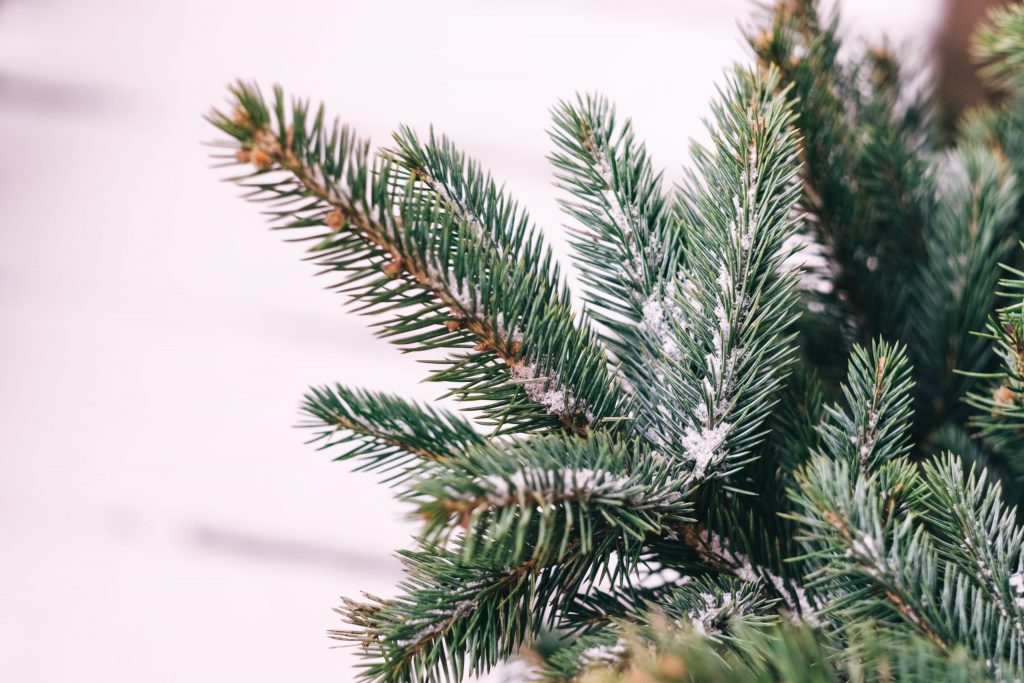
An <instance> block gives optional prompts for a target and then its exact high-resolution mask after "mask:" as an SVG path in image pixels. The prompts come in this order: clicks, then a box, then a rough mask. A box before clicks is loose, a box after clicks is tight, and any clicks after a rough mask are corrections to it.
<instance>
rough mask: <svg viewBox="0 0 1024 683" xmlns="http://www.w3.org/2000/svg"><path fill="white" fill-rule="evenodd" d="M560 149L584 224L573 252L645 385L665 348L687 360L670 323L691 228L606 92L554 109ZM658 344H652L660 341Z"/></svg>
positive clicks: (561, 167)
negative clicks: (687, 229) (673, 337)
mask: <svg viewBox="0 0 1024 683" xmlns="http://www.w3.org/2000/svg"><path fill="white" fill-rule="evenodd" d="M553 119H554V127H553V129H552V130H551V131H550V136H551V139H552V140H553V141H554V143H555V145H556V146H557V148H558V151H557V152H555V153H553V154H552V155H551V156H550V157H549V159H550V161H551V163H552V165H553V166H554V167H555V178H556V181H557V184H558V186H559V187H560V188H561V189H562V190H564V191H565V192H567V193H568V194H569V196H570V197H571V198H570V199H562V200H561V201H560V203H561V205H562V208H563V209H564V210H565V211H566V213H567V214H568V215H569V216H570V217H572V218H573V219H575V220H576V221H577V222H578V223H579V224H581V225H582V227H583V230H580V231H576V232H574V233H573V238H572V248H573V258H574V261H575V262H576V265H577V266H578V267H579V270H580V272H581V274H582V279H583V282H584V284H585V285H586V286H587V290H586V299H587V302H588V303H589V304H590V312H591V315H592V316H593V317H594V318H595V319H596V320H597V321H599V322H600V323H601V324H602V326H603V328H604V330H605V332H604V334H603V335H602V336H603V339H604V341H605V343H606V344H607V346H608V348H609V349H610V350H611V351H612V353H613V354H614V357H615V359H616V360H617V361H618V362H619V363H620V364H621V368H622V372H623V375H624V377H625V379H626V380H627V384H626V386H627V388H628V389H630V390H633V391H646V390H647V384H646V382H645V381H644V379H645V375H646V371H645V367H646V366H647V365H648V364H649V363H650V362H651V361H652V360H655V359H657V358H658V357H659V356H660V354H661V353H665V354H666V355H668V356H669V357H670V358H673V359H676V360H678V359H679V348H678V347H677V346H676V345H675V344H674V342H673V341H672V340H671V337H670V335H669V334H668V330H669V329H670V328H671V326H672V325H674V324H679V323H680V322H682V320H681V311H679V309H678V308H677V307H675V305H674V304H673V302H672V301H671V298H672V296H673V295H674V290H675V287H676V284H677V282H676V274H677V273H678V271H679V270H680V268H681V266H682V264H681V263H680V260H681V254H682V246H683V241H684V235H683V234H682V231H681V229H680V226H679V224H678V218H677V216H675V215H674V214H673V213H672V212H671V210H670V209H669V207H668V205H667V203H666V201H665V199H664V197H663V196H662V193H661V174H660V173H655V172H654V170H653V169H652V167H651V161H650V158H649V157H648V154H647V150H646V148H645V146H644V145H643V143H641V142H638V141H637V140H636V138H635V136H634V133H633V127H632V123H631V122H630V121H629V120H628V119H627V120H625V121H623V122H621V123H620V122H619V121H617V119H616V113H615V108H614V107H613V106H612V105H611V104H610V103H609V102H608V100H606V99H605V98H604V97H602V96H600V95H586V96H577V97H576V99H575V100H574V101H572V102H561V103H559V104H558V106H556V107H555V109H554V111H553ZM652 347H653V348H652Z"/></svg>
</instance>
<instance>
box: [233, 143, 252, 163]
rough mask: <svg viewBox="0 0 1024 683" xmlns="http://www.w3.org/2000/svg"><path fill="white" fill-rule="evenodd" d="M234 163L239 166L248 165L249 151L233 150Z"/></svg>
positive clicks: (242, 149) (243, 149)
mask: <svg viewBox="0 0 1024 683" xmlns="http://www.w3.org/2000/svg"><path fill="white" fill-rule="evenodd" d="M235 161H237V162H238V163H240V164H247V163H249V150H247V149H245V148H244V147H242V148H239V149H237V150H235Z"/></svg>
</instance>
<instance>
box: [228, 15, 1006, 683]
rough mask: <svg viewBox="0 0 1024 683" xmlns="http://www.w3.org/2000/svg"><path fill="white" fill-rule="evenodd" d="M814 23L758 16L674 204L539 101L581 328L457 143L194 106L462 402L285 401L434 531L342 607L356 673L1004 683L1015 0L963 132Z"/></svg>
mask: <svg viewBox="0 0 1024 683" xmlns="http://www.w3.org/2000/svg"><path fill="white" fill-rule="evenodd" d="M838 26H839V24H838V20H837V18H836V16H835V15H832V14H824V13H823V12H822V11H821V10H820V8H819V7H818V3H817V2H815V0H782V1H780V2H779V3H777V4H776V5H775V6H774V7H771V8H769V9H766V10H764V11H763V13H762V14H761V15H760V16H759V17H758V19H757V20H756V22H755V25H753V26H752V27H751V28H750V30H749V33H748V37H749V42H750V45H751V49H752V52H753V55H754V57H753V62H754V63H753V64H751V65H750V66H740V67H736V68H734V69H733V70H731V71H730V72H729V73H728V74H727V76H726V77H725V79H724V82H723V85H722V87H721V89H720V91H719V93H718V96H717V97H716V99H715V101H714V103H712V105H711V109H710V117H709V119H708V121H709V123H708V126H709V133H710V144H708V145H707V146H699V145H698V146H694V147H693V149H692V151H691V155H690V159H689V164H688V168H689V169H690V170H689V172H688V175H687V176H686V178H685V180H684V181H683V182H682V183H681V184H680V185H679V186H678V187H666V185H665V183H663V182H662V175H661V173H660V171H658V170H656V169H654V168H653V167H652V163H651V160H650V156H649V154H648V152H647V150H646V149H645V147H644V145H643V143H642V142H640V141H639V140H638V138H637V136H636V134H635V132H634V130H633V128H632V125H631V124H630V122H629V121H628V120H627V119H624V118H622V117H621V116H619V115H618V114H617V113H616V111H615V109H614V107H613V106H612V105H611V104H610V103H609V102H608V101H607V100H606V99H605V98H604V97H602V96H600V95H593V94H592V95H580V96H576V97H574V98H571V99H567V100H565V101H564V102H561V103H559V104H557V105H556V106H555V107H554V109H553V110H552V115H553V122H552V125H551V130H550V135H551V140H552V145H553V146H552V152H551V156H550V160H551V163H552V166H553V173H554V178H555V181H556V184H557V186H558V187H559V188H560V190H561V192H562V206H563V207H564V209H565V212H566V213H567V214H568V216H569V217H570V218H571V220H572V221H573V222H574V223H575V224H576V229H575V231H574V233H573V235H574V236H573V238H572V250H573V254H572V256H573V259H574V263H575V266H576V269H577V270H578V272H579V274H580V280H581V282H582V285H583V291H582V296H581V299H582V302H583V306H582V310H581V309H580V307H579V306H578V302H575V301H574V299H573V298H572V296H571V294H570V291H569V288H568V286H567V283H566V281H565V278H564V277H563V275H562V273H561V271H560V269H559V265H558V264H557V263H556V261H555V259H554V257H553V255H552V252H551V250H550V248H549V247H548V246H547V245H546V243H545V241H544V235H543V233H542V232H541V231H540V230H538V229H537V228H536V227H535V225H534V224H533V222H532V221H531V219H530V217H529V215H528V214H527V213H526V211H525V210H524V209H523V208H522V207H521V206H520V205H519V204H518V203H516V201H515V200H513V199H512V198H511V197H510V196H509V195H508V193H507V192H506V191H505V190H504V188H503V187H502V186H501V185H500V183H498V182H497V181H495V180H494V179H493V178H492V177H491V176H490V175H489V174H488V173H487V172H486V171H484V170H483V169H481V168H480V166H479V165H478V164H477V163H476V162H475V161H473V160H472V159H470V158H469V157H467V156H466V155H465V154H464V153H463V152H462V151H460V150H459V148H458V147H457V146H456V145H455V143H453V142H452V141H450V140H449V139H447V138H445V137H443V136H440V135H438V134H435V133H434V132H433V131H428V132H427V133H426V134H425V135H421V134H419V133H416V132H414V131H412V130H409V129H406V128H403V129H401V130H399V131H398V132H397V133H396V134H395V136H394V139H393V140H392V142H391V143H390V145H387V146H385V147H384V148H383V149H380V150H375V151H372V152H371V149H370V146H369V143H368V142H366V141H364V140H362V139H360V138H359V137H358V136H357V135H356V134H355V133H354V132H353V131H352V130H350V129H349V128H347V127H345V126H342V125H339V124H338V123H330V122H329V120H328V118H327V115H326V114H325V113H324V111H323V109H315V110H314V109H311V108H310V107H309V106H308V104H307V103H306V102H304V101H301V100H292V101H290V102H289V100H287V98H286V97H285V95H284V94H283V93H282V91H281V90H280V89H275V90H274V92H273V95H272V96H271V97H270V98H269V99H267V98H265V97H264V96H263V95H262V94H261V92H260V90H259V89H258V88H257V87H256V86H255V85H252V84H248V83H239V84H238V85H236V86H234V87H233V88H232V89H231V106H230V107H229V108H228V110H227V111H226V112H221V111H214V112H212V113H211V114H210V116H209V120H210V122H211V123H213V124H214V125H215V126H216V127H217V128H219V129H220V130H221V131H222V132H223V133H224V134H226V136H227V140H226V141H225V142H223V143H222V144H223V146H224V147H225V148H226V150H225V153H224V154H223V157H224V158H225V159H226V161H227V163H228V164H235V165H241V166H242V167H243V168H244V171H243V172H242V174H241V175H239V176H237V177H234V178H232V180H233V181H234V182H236V183H237V184H238V185H240V186H241V187H243V188H244V189H245V190H246V194H247V196H248V197H249V198H251V199H254V200H256V201H259V202H263V203H264V204H265V205H266V206H267V207H268V212H269V214H270V215H271V216H272V218H273V220H274V224H275V227H276V228H278V229H281V230H284V231H285V232H286V233H287V234H288V235H289V236H290V237H292V238H293V239H294V240H296V241H302V242H304V243H306V244H307V245H308V258H309V260H311V261H313V262H314V263H315V264H316V265H317V266H318V267H319V268H320V270H321V272H322V273H323V275H324V276H325V277H328V278H330V284H331V287H332V288H334V289H336V290H338V291H339V292H340V293H342V294H344V295H345V296H346V297H347V298H348V300H349V301H350V302H351V304H352V307H353V308H354V310H356V311H358V312H360V313H363V314H366V315H368V316H370V317H371V318H372V319H373V320H374V324H375V326H376V328H377V330H378V333H379V336H381V337H382V338H385V339H388V340H390V341H391V342H393V343H394V344H396V345H397V346H398V347H399V348H400V349H401V350H402V351H406V352H421V351H426V352H430V358H431V360H430V362H431V364H432V370H431V372H430V373H429V374H428V379H429V380H431V381H434V382H439V383H441V385H442V386H443V387H444V392H443V393H444V394H445V395H446V396H448V397H452V398H454V399H456V400H457V402H458V403H457V405H459V406H460V407H463V408H464V411H462V412H460V413H454V412H448V411H444V410H439V409H435V408H432V407H427V406H422V405H418V404H415V403H412V402H409V401H406V400H403V399H401V398H399V397H396V396H391V395H384V394H379V393H375V392H371V391H365V390H361V389H354V388H348V387H344V386H322V387H316V388H313V389H311V390H310V391H309V393H308V394H307V395H306V397H305V399H304V401H303V404H302V410H303V412H304V414H305V416H306V426H308V427H309V428H310V429H312V430H313V434H314V438H313V441H314V442H315V443H316V444H317V445H318V446H319V447H320V448H322V449H324V450H327V451H329V452H331V453H333V454H335V455H336V457H337V459H339V460H348V461H352V462H353V463H354V464H356V465H357V469H363V470H374V471H378V472H381V473H383V475H384V479H385V481H386V482H388V483H389V484H391V485H392V486H394V487H395V490H396V492H397V495H398V496H399V498H400V499H401V500H402V501H403V502H404V503H405V504H406V505H407V506H408V507H409V509H410V510H411V511H412V513H413V514H414V515H415V517H416V518H417V519H419V520H421V524H422V526H421V533H420V535H419V537H418V545H417V547H415V548H414V549H412V550H405V551H401V552H400V555H401V557H402V559H403V561H404V563H405V569H406V578H405V580H404V581H403V582H402V583H401V584H400V586H399V587H398V589H397V594H396V596H395V597H390V598H378V597H374V596H365V598H364V599H363V600H360V601H357V600H350V599H346V600H345V601H344V604H343V605H342V606H341V607H340V608H339V610H338V611H339V613H340V614H341V616H342V618H343V620H344V621H345V623H346V625H345V626H344V627H343V628H340V629H339V630H338V631H336V632H333V634H332V635H333V636H334V637H336V638H338V639H340V640H343V641H347V642H349V643H351V644H352V645H353V646H354V647H355V648H357V649H358V650H359V652H361V653H362V654H363V655H364V657H365V659H364V665H363V667H362V669H361V675H362V676H363V677H364V678H365V679H367V680H371V681H389V682H390V681H394V682H397V681H438V680H449V681H461V680H464V679H466V678H467V677H470V676H473V675H476V674H480V673H482V672H486V671H488V670H490V669H492V668H493V667H494V666H495V665H497V664H499V663H500V662H502V661H504V660H506V659H509V658H512V657H521V658H524V659H526V660H527V661H528V662H529V663H530V667H531V670H532V674H531V676H533V677H534V678H535V679H536V680H541V681H571V680H587V681H609V682H613V681H637V682H640V681H652V680H654V681H677V680H693V681H703V680H723V681H777V680H787V681H843V680H852V681H875V680H879V681H881V680H914V679H918V678H924V677H928V679H929V680H931V681H966V680H999V681H1004V680H1005V681H1011V680H1020V679H1021V678H1022V677H1024V555H1022V552H1021V546H1022V543H1024V528H1022V527H1021V524H1020V515H1019V514H1018V511H1017V510H1018V508H1019V505H1020V503H1021V498H1022V491H1024V487H1022V484H1024V251H1022V249H1021V248H1020V246H1019V241H1020V240H1021V238H1022V234H1024V193H1022V191H1021V190H1022V185H1021V183H1022V179H1024V5H1021V4H1013V5H1010V6H1008V7H1006V8H1005V9H1002V10H999V11H997V12H995V13H994V14H992V15H991V16H990V17H989V22H988V23H987V24H986V26H985V27H984V28H983V29H981V30H980V31H979V33H978V35H977V37H976V40H975V44H974V49H975V51H976V56H977V58H978V59H979V61H980V62H982V63H983V72H984V74H985V75H986V77H987V78H989V79H990V80H991V82H992V84H993V85H994V86H995V87H997V88H999V89H1001V90H1002V92H1003V96H1002V99H1001V100H1000V103H999V104H997V105H994V106H992V107H988V108H984V109H980V110H976V111H972V112H970V113H969V114H968V115H967V116H966V117H965V119H964V120H963V122H962V124H961V126H960V131H959V133H958V135H957V137H956V138H955V139H954V140H952V141H950V140H946V139H944V138H943V137H942V134H941V133H940V131H939V130H938V129H937V127H935V126H934V125H933V120H934V119H935V117H934V116H933V110H934V106H935V105H934V104H933V102H932V100H931V98H930V96H929V93H928V92H927V90H926V89H922V88H920V87H913V86H912V85H911V84H913V83H919V82H922V81H923V80H925V81H926V80H927V79H920V78H916V77H915V75H914V74H908V73H907V72H906V69H905V68H904V67H902V66H901V64H900V63H899V60H898V59H897V58H896V57H895V56H894V55H893V54H891V53H890V52H889V51H888V50H886V49H884V48H866V49H861V50H858V49H855V48H851V47H848V46H843V45H841V41H840V38H839V30H838ZM841 55H842V58H841ZM439 359H440V360H439Z"/></svg>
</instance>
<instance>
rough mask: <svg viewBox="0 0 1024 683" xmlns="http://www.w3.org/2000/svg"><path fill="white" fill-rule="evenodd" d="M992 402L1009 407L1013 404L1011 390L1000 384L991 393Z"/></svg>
mask: <svg viewBox="0 0 1024 683" xmlns="http://www.w3.org/2000/svg"><path fill="white" fill-rule="evenodd" d="M992 400H993V401H995V402H996V403H998V404H1000V405H1010V404H1011V403H1013V390H1012V389H1010V387H1008V386H1006V385H1005V384H1002V385H1000V386H999V388H998V389H996V390H995V391H994V392H992Z"/></svg>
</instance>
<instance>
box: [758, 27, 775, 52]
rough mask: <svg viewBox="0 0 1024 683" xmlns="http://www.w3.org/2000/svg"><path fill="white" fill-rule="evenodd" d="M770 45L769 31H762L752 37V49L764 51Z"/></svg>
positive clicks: (770, 35) (770, 33)
mask: <svg viewBox="0 0 1024 683" xmlns="http://www.w3.org/2000/svg"><path fill="white" fill-rule="evenodd" d="M771 44H772V32H771V31H770V30H769V29H764V30H763V31H761V32H760V33H758V34H757V36H755V37H754V49H755V50H765V49H767V48H768V46H769V45H771Z"/></svg>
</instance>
